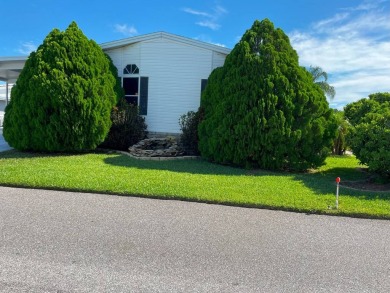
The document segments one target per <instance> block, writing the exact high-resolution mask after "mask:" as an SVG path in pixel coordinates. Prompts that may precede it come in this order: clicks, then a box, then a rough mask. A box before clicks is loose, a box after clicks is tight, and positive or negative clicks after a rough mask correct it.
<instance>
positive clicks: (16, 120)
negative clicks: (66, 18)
mask: <svg viewBox="0 0 390 293" xmlns="http://www.w3.org/2000/svg"><path fill="white" fill-rule="evenodd" d="M114 87H115V76H113V74H112V71H111V70H110V60H108V58H107V57H106V56H105V54H104V52H103V51H102V49H101V48H100V46H99V45H98V44H96V43H95V42H94V41H92V40H88V39H87V38H86V36H85V35H84V34H83V33H82V31H81V30H80V29H79V28H78V27H77V24H76V23H75V22H72V23H71V24H70V25H69V27H68V28H67V29H66V30H65V31H64V32H61V31H59V30H58V29H54V30H53V31H52V32H50V33H49V35H48V36H47V37H46V38H45V40H44V41H43V43H42V44H41V45H40V46H39V47H38V49H37V51H36V52H32V53H31V54H30V56H29V58H28V59H27V61H26V64H25V66H24V68H23V70H22V72H21V74H20V76H19V78H18V80H17V81H16V84H15V86H14V87H13V88H12V99H11V101H10V103H9V105H8V106H7V108H6V111H5V118H4V138H5V139H6V140H7V141H8V143H9V144H10V145H11V146H12V147H14V148H16V149H19V150H33V151H48V152H63V151H67V152H80V151H87V150H93V149H95V148H96V146H97V145H99V144H100V143H101V142H102V141H103V140H104V139H105V137H106V135H107V133H108V131H109V129H110V126H111V120H110V112H111V109H112V107H113V106H114V105H115V104H116V94H115V92H114Z"/></svg>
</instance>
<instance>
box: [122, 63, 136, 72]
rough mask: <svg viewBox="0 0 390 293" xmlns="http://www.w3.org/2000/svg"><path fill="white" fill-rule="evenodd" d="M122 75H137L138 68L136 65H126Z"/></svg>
mask: <svg viewBox="0 0 390 293" xmlns="http://www.w3.org/2000/svg"><path fill="white" fill-rule="evenodd" d="M123 74H139V68H138V66H137V65H136V64H127V65H126V67H125V68H123Z"/></svg>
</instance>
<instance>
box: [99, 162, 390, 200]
mask: <svg viewBox="0 0 390 293" xmlns="http://www.w3.org/2000/svg"><path fill="white" fill-rule="evenodd" d="M104 162H105V163H107V164H110V165H114V166H120V167H128V168H139V169H148V170H163V171H170V172H180V173H181V172H183V173H190V174H202V175H226V176H259V177H261V176H274V177H281V176H290V177H292V179H293V180H296V181H299V182H301V183H302V184H304V185H305V186H306V187H307V188H309V189H311V190H312V191H313V192H315V193H316V194H318V195H322V194H329V193H335V192H336V183H335V179H336V177H341V178H342V181H364V180H366V179H367V178H368V176H369V175H368V174H367V172H364V171H361V169H359V168H353V167H349V168H348V167H346V168H343V167H335V168H329V169H326V170H323V171H319V170H316V171H315V172H308V173H287V172H272V171H265V170H246V169H242V168H235V167H231V166H223V165H219V164H213V163H210V162H207V161H205V160H202V159H197V160H172V161H144V160H137V159H132V158H129V157H127V156H124V155H115V156H110V157H108V158H105V159H104ZM275 180H277V178H275ZM276 184H277V182H276ZM340 192H342V193H343V194H344V195H348V196H354V197H359V198H362V199H366V200H377V199H381V200H390V191H388V192H376V191H368V190H354V189H351V188H347V187H344V186H342V185H341V186H340Z"/></svg>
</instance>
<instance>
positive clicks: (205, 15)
mask: <svg viewBox="0 0 390 293" xmlns="http://www.w3.org/2000/svg"><path fill="white" fill-rule="evenodd" d="M183 11H184V12H187V13H189V14H192V15H200V16H204V17H212V16H211V15H210V14H208V13H207V12H204V11H198V10H195V9H192V8H183Z"/></svg>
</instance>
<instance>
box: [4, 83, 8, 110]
mask: <svg viewBox="0 0 390 293" xmlns="http://www.w3.org/2000/svg"><path fill="white" fill-rule="evenodd" d="M5 105H6V106H7V105H8V80H7V81H6V82H5Z"/></svg>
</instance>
